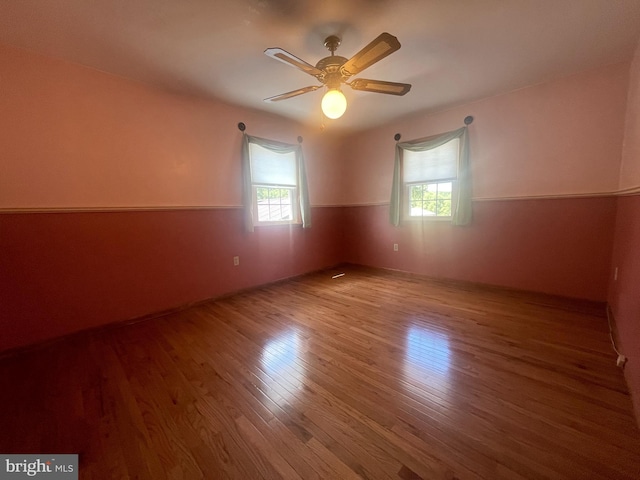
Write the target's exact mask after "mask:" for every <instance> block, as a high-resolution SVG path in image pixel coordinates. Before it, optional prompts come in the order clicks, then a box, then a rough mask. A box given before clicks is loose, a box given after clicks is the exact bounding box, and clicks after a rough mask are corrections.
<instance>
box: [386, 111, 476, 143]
mask: <svg viewBox="0 0 640 480" xmlns="http://www.w3.org/2000/svg"><path fill="white" fill-rule="evenodd" d="M472 123H473V117H472V116H471V115H467V116H466V117H464V124H465V125H467V126H469V125H471V124H472ZM401 138H402V135H400V134H399V133H396V134H395V135H394V136H393V139H394V140H395V141H396V142H399V141H400V139H401Z"/></svg>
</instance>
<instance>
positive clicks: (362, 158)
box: [345, 63, 629, 205]
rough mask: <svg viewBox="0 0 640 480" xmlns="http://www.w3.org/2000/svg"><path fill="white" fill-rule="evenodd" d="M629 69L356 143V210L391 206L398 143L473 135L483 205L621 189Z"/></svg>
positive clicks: (390, 128) (422, 119) (610, 69)
mask: <svg viewBox="0 0 640 480" xmlns="http://www.w3.org/2000/svg"><path fill="white" fill-rule="evenodd" d="M628 69H629V64H628V63H623V64H615V65H610V66H607V67H604V68H600V69H597V70H592V71H588V72H584V73H580V74H577V75H573V76H571V77H567V78H562V79H560V80H556V81H554V82H549V83H545V84H541V85H535V86H532V87H528V88H523V89H521V90H517V91H515V92H511V93H507V94H504V95H498V96H495V97H491V98H487V99H484V100H480V101H478V102H475V103H471V104H468V105H464V106H460V107H456V108H453V109H451V110H447V111H445V112H441V113H436V114H432V115H418V116H412V117H408V118H405V119H403V120H400V121H398V122H394V123H393V124H390V125H386V126H384V127H380V128H377V129H374V130H371V131H367V132H364V133H361V134H359V135H356V136H355V137H354V138H352V139H351V140H350V142H349V143H350V145H351V148H350V149H349V151H348V157H347V158H348V159H349V161H348V162H347V163H346V166H347V171H346V173H345V177H346V180H345V181H346V182H347V184H348V185H349V192H350V195H349V198H348V199H347V203H348V204H360V205H362V204H371V203H386V202H388V201H389V197H390V193H391V180H390V178H391V176H392V172H393V155H394V145H395V141H394V140H393V136H394V134H395V133H397V132H399V133H401V134H402V139H403V140H410V139H413V138H420V137H425V136H429V135H435V134H437V133H441V132H446V131H449V130H454V129H456V128H459V127H461V126H463V124H462V120H463V119H464V118H465V117H466V116H467V115H473V116H474V117H475V122H474V123H473V124H472V125H471V127H470V129H469V134H470V143H471V163H472V165H473V169H474V171H473V190H474V197H475V198H505V197H507V198H509V197H516V198H521V197H528V196H540V195H569V194H586V195H589V194H594V193H612V192H616V191H617V190H618V181H619V168H620V155H621V154H620V152H621V145H622V138H623V131H624V122H625V118H624V117H625V109H626V101H627V100H626V99H627V85H628ZM411 94H413V92H411Z"/></svg>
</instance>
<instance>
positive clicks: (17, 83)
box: [0, 45, 341, 208]
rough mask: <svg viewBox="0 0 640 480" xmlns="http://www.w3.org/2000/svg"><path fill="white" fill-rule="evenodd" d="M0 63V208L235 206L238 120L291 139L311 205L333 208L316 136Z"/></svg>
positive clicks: (39, 60)
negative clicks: (300, 149) (301, 154)
mask: <svg viewBox="0 0 640 480" xmlns="http://www.w3.org/2000/svg"><path fill="white" fill-rule="evenodd" d="M0 64H1V65H2V95H0V111H1V112H2V115H0V145H2V158H1V159H0V162H1V169H2V170H0V173H1V175H0V208H53V207H73V208H86V207H99V208H113V207H116V208H118V207H157V206H239V205H240V204H241V180H240V158H239V155H240V140H241V133H240V131H239V130H238V129H237V124H238V122H240V121H242V122H244V123H246V124H247V126H248V129H247V132H248V133H250V134H252V135H257V136H261V137H269V138H274V139H277V140H281V141H284V142H289V143H295V142H296V139H297V137H298V135H302V136H303V137H304V149H305V155H306V159H307V168H308V171H309V172H308V173H309V190H310V195H311V202H312V204H314V205H328V204H332V203H334V202H333V195H334V193H335V191H334V190H335V186H334V184H335V182H334V181H333V178H334V175H335V174H336V168H341V167H340V162H338V161H337V159H336V158H334V156H333V155H332V153H331V152H332V149H331V142H330V141H327V139H326V138H325V136H323V135H322V134H320V132H319V129H318V130H317V131H316V130H313V129H309V128H303V127H302V126H301V125H299V124H297V123H295V122H292V121H288V120H285V119H282V118H279V117H276V116H273V115H267V114H264V113H258V112H254V111H251V110H248V109H244V108H239V107H235V106H230V105H226V104H224V103H220V102H214V101H204V100H201V99H196V98H193V97H185V96H181V95H172V94H168V93H166V92H163V91H160V90H157V89H154V88H151V87H150V86H148V85H144V84H141V83H136V82H133V81H129V80H125V79H122V78H119V77H116V76H113V75H108V74H104V73H102V72H98V71H96V70H92V69H89V68H85V67H82V66H79V65H75V64H71V63H67V62H64V61H61V60H58V59H53V58H48V57H44V56H41V55H36V54H33V53H31V52H28V51H25V50H20V49H16V48H12V47H8V46H3V45H0Z"/></svg>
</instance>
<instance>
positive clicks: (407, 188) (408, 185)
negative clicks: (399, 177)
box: [403, 178, 458, 221]
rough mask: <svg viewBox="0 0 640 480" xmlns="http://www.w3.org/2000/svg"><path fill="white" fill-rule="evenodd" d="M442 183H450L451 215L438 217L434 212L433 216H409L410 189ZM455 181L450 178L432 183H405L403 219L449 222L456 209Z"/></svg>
mask: <svg viewBox="0 0 640 480" xmlns="http://www.w3.org/2000/svg"><path fill="white" fill-rule="evenodd" d="M443 183H450V184H451V198H450V199H449V200H450V201H451V213H450V214H449V215H438V212H437V211H436V212H435V213H436V214H435V215H412V214H411V208H412V207H411V204H412V201H413V200H412V198H411V187H417V186H422V185H424V186H427V185H439V184H443ZM457 184H458V182H457V179H455V178H450V179H442V180H434V181H427V182H414V183H405V184H404V202H403V203H404V205H405V207H404V209H403V213H404V218H405V219H406V220H434V221H440V220H451V217H452V216H453V212H454V211H455V207H456V195H455V192H456V189H457ZM436 205H437V197H436ZM436 208H437V207H436Z"/></svg>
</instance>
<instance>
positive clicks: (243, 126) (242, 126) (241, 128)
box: [238, 122, 247, 132]
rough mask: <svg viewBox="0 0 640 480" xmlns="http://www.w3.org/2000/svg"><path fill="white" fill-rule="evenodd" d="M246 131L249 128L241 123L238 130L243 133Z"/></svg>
mask: <svg viewBox="0 0 640 480" xmlns="http://www.w3.org/2000/svg"><path fill="white" fill-rule="evenodd" d="M246 129H247V126H246V125H245V124H244V123H242V122H240V123H239V124H238V130H240V131H241V132H244V131H245V130H246Z"/></svg>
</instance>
